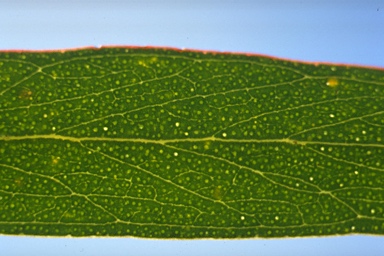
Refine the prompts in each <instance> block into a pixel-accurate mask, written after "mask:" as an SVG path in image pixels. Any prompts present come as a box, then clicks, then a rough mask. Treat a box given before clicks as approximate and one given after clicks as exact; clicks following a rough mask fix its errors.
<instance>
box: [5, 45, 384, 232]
mask: <svg viewBox="0 0 384 256" xmlns="http://www.w3.org/2000/svg"><path fill="white" fill-rule="evenodd" d="M0 61H1V62H2V64H3V66H4V68H3V67H2V69H1V70H2V77H4V79H3V80H4V81H5V83H4V86H3V87H2V89H1V92H0V97H1V102H0V107H1V108H0V111H1V112H0V113H1V122H0V124H1V126H0V127H1V131H0V141H1V149H0V150H1V152H2V157H1V162H0V170H1V172H2V175H1V176H2V177H3V179H2V181H1V183H0V185H1V186H2V187H1V201H0V202H1V203H2V205H3V207H2V208H3V209H2V212H4V214H3V215H2V216H1V218H2V219H1V220H0V228H1V231H0V232H1V233H4V234H20V233H25V234H31V235H73V236H91V235H98V236H139V237H158V238H169V237H174V238H204V237H212V238H235V237H236V238H246V237H283V236H313V235H334V234H349V233H367V234H383V230H384V224H383V223H384V222H383V219H384V213H383V201H384V200H383V197H384V193H383V189H382V187H384V186H383V185H384V184H383V183H384V179H383V155H384V154H383V148H384V144H383V142H382V138H383V134H384V132H383V120H384V118H383V116H384V106H383V105H384V104H382V102H383V97H384V90H383V85H384V72H383V71H382V70H374V69H371V70H368V69H364V68H357V67H343V66H335V65H311V64H302V63H296V62H288V61H282V60H277V59H270V58H264V57H258V56H244V55H231V54H227V55H226V54H212V53H207V54H204V53H199V52H178V51H173V50H168V49H122V48H120V49H119V48H106V49H100V50H79V51H73V52H62V53H59V52H52V53H3V54H2V56H1V57H0ZM15 67H18V68H20V69H22V70H24V71H23V72H19V73H20V74H18V72H15V71H13V70H15ZM12 71H13V72H12ZM16 213H17V214H16Z"/></svg>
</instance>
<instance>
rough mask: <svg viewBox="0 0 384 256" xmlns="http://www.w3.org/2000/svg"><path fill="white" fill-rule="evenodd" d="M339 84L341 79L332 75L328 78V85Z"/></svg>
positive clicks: (335, 85) (334, 85)
mask: <svg viewBox="0 0 384 256" xmlns="http://www.w3.org/2000/svg"><path fill="white" fill-rule="evenodd" d="M338 85H339V80H338V79H337V78H336V77H330V78H328V80H327V86H329V87H337V86H338Z"/></svg>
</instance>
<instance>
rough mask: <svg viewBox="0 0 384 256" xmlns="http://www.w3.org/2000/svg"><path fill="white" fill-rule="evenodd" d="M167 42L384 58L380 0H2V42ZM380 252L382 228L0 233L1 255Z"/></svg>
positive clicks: (354, 59)
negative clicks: (177, 234) (163, 235)
mask: <svg viewBox="0 0 384 256" xmlns="http://www.w3.org/2000/svg"><path fill="white" fill-rule="evenodd" d="M100 45H136V46H148V45H150V46H171V47H177V48H191V49H202V50H215V51H235V52H248V53H260V54H267V55H272V56H276V57H284V58H290V59H295V60H305V61H322V62H334V63H335V62H336V63H347V64H359V65H368V66H376V67H384V1H383V0H361V1H357V0H349V1H343V0H325V1H320V0H318V1H314V0H307V1H305V0H303V1H298V0H296V1H288V0H285V1H284V0H264V1H255V0H254V1H251V0H248V1H246V0H239V1H229V0H227V1H226V0H222V1H218V0H216V1H209V0H195V1H154V0H152V1H140V0H137V1H122V0H119V1H102V0H99V1H74V0H73V1H19V0H13V1H5V0H0V50H9V49H35V50H47V49H63V48H78V47H84V46H100ZM203 254H204V255H239V256H241V255H384V237H375V236H343V237H327V238H296V239H269V240H265V239H256V240H252V239H250V240H192V241H191V240H181V241H180V240H179V241H178V240H145V239H133V238H113V239H112V238H81V239H72V238H31V237H17V236H0V255H1V256H2V255H4V256H5V255H7V256H8V255H183V256H187V255H203Z"/></svg>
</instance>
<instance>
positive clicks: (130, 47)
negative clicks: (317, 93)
mask: <svg viewBox="0 0 384 256" xmlns="http://www.w3.org/2000/svg"><path fill="white" fill-rule="evenodd" d="M106 48H120V49H124V48H127V49H159V50H172V51H176V52H196V53H203V54H228V55H229V54H231V55H244V56H254V57H263V58H269V59H275V60H281V61H289V62H296V63H302V64H311V65H315V66H318V65H332V66H341V67H356V68H369V69H375V70H382V71H384V67H378V66H370V65H358V64H345V63H335V62H322V61H303V60H295V59H289V58H282V57H275V56H271V55H267V54H258V53H248V52H229V51H223V52H221V51H215V50H198V49H189V48H186V49H185V48H176V47H168V46H133V45H132V46H125V45H106V46H103V45H102V46H99V47H98V46H82V47H77V48H65V49H54V50H0V53H4V52H14V53H23V52H30V53H34V52H35V53H39V52H46V53H49V52H62V53H64V52H68V51H78V50H100V49H106Z"/></svg>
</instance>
